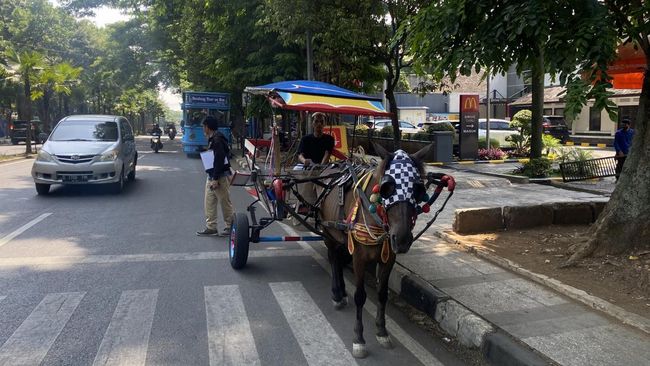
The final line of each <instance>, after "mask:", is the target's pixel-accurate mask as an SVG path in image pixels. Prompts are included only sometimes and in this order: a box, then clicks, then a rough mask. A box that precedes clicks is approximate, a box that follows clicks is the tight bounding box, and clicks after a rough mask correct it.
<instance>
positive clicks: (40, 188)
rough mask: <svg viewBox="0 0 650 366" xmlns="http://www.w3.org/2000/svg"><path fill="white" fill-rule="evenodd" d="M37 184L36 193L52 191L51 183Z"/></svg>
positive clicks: (42, 194)
mask: <svg viewBox="0 0 650 366" xmlns="http://www.w3.org/2000/svg"><path fill="white" fill-rule="evenodd" d="M35 185H36V193H38V194H39V195H40V196H44V195H46V194H48V193H50V185H49V184H42V183H35Z"/></svg>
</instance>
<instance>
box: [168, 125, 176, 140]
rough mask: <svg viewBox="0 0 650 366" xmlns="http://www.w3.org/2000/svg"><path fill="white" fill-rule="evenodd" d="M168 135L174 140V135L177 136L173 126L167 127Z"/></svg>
mask: <svg viewBox="0 0 650 366" xmlns="http://www.w3.org/2000/svg"><path fill="white" fill-rule="evenodd" d="M167 136H169V139H170V140H173V139H174V137H176V130H175V129H173V128H168V129H167Z"/></svg>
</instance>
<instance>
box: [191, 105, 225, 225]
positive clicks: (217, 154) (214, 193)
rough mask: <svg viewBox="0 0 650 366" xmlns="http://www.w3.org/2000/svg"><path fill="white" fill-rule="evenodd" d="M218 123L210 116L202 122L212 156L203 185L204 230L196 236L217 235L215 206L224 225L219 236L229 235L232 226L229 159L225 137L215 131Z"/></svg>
mask: <svg viewBox="0 0 650 366" xmlns="http://www.w3.org/2000/svg"><path fill="white" fill-rule="evenodd" d="M217 127H218V121H217V119H216V118H214V117H212V116H207V117H205V119H204V120H203V132H204V133H205V135H206V136H207V137H208V143H209V146H208V149H209V150H210V151H212V153H213V154H214V163H213V166H212V168H211V169H208V170H206V171H205V172H206V173H208V179H207V181H206V183H205V198H204V201H203V204H204V209H205V229H204V230H203V231H197V232H196V235H202V236H203V235H217V234H219V231H218V229H217V206H218V205H221V213H222V214H223V221H225V223H226V227H225V229H224V230H223V231H222V232H221V235H223V236H227V235H230V227H231V225H232V203H231V202H230V192H229V190H230V182H229V179H230V175H231V173H230V160H229V159H230V157H229V156H228V155H229V152H230V151H229V150H230V149H229V148H228V141H227V140H226V137H225V136H224V135H223V134H222V133H221V132H219V131H217Z"/></svg>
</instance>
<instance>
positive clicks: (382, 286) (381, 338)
mask: <svg viewBox="0 0 650 366" xmlns="http://www.w3.org/2000/svg"><path fill="white" fill-rule="evenodd" d="M393 264H395V257H394V256H392V257H391V258H390V259H389V260H388V263H381V262H380V263H379V268H378V271H377V296H378V297H379V306H377V318H376V319H375V325H376V326H377V341H378V342H379V344H380V345H381V346H382V347H384V348H393V342H392V341H391V340H390V336H389V335H388V331H387V330H386V303H387V302H388V277H389V276H390V272H391V270H392V269H393Z"/></svg>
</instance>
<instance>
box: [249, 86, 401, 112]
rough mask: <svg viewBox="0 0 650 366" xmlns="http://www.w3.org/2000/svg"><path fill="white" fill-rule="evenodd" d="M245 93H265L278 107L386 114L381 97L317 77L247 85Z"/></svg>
mask: <svg viewBox="0 0 650 366" xmlns="http://www.w3.org/2000/svg"><path fill="white" fill-rule="evenodd" d="M244 91H245V92H247V93H251V94H257V95H264V96H266V97H267V98H268V99H269V100H270V101H271V103H272V104H273V105H274V106H276V107H279V108H283V109H291V110H297V111H309V112H324V113H340V114H351V115H363V116H386V117H389V116H391V114H390V113H389V112H386V109H385V108H384V106H383V104H382V102H381V99H379V98H374V97H370V96H367V95H363V94H359V93H355V92H353V91H350V90H347V89H343V88H341V87H338V86H336V85H332V84H328V83H323V82H320V81H308V80H295V81H281V82H278V83H272V84H267V85H262V86H249V87H246V89H245V90H244Z"/></svg>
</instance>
